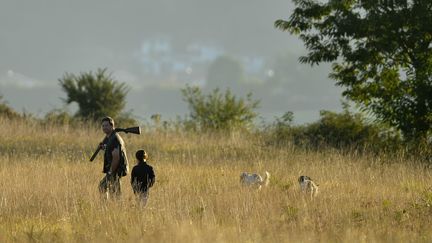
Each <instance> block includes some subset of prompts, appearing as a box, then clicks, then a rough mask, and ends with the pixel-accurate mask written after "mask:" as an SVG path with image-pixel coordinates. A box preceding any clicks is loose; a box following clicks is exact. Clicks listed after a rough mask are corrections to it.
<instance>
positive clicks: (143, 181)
mask: <svg viewBox="0 0 432 243" xmlns="http://www.w3.org/2000/svg"><path fill="white" fill-rule="evenodd" d="M135 157H136V159H137V165H135V166H134V167H133V169H132V174H131V185H132V189H133V191H134V193H135V195H138V196H139V198H140V199H141V202H142V203H143V205H144V206H145V205H146V203H147V200H148V197H149V189H150V187H152V186H153V184H154V182H155V174H154V171H153V167H151V166H150V165H148V164H147V158H148V155H147V152H145V151H144V150H142V149H141V150H138V151H137V152H136V153H135Z"/></svg>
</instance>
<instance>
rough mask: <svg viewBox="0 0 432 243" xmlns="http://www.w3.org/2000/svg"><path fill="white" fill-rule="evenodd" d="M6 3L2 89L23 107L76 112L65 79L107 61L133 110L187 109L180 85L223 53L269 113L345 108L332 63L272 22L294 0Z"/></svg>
mask: <svg viewBox="0 0 432 243" xmlns="http://www.w3.org/2000/svg"><path fill="white" fill-rule="evenodd" d="M1 3H2V8H1V9H0V27H1V29H2V30H3V31H2V32H1V33H0V37H1V43H2V44H1V45H0V53H2V57H1V58H0V94H1V95H3V97H4V100H6V101H7V102H8V104H9V105H10V106H11V107H13V108H14V109H16V110H17V111H19V112H21V111H26V112H31V113H34V114H35V115H37V116H42V115H44V114H45V113H46V112H48V111H50V110H52V109H58V108H66V109H69V110H70V111H74V110H76V105H71V106H69V107H65V105H64V104H63V102H62V100H61V98H65V97H66V94H65V93H64V92H63V91H62V90H61V88H60V86H59V84H58V79H60V78H61V77H62V76H63V75H64V74H65V73H66V72H68V73H75V74H77V73H80V72H88V71H96V69H98V68H107V69H108V71H109V72H111V73H112V74H113V76H114V77H115V78H116V79H117V80H118V81H120V82H125V83H126V84H127V85H128V86H129V87H130V92H129V94H128V97H127V105H126V109H125V110H126V111H133V114H134V115H136V116H137V117H138V118H139V119H142V120H144V119H149V117H150V116H151V115H152V114H156V113H159V114H162V117H163V118H164V117H165V118H174V117H175V116H184V115H186V114H187V113H188V108H187V104H186V103H185V102H184V101H182V97H181V92H180V89H181V88H182V87H184V86H185V85H186V84H192V85H200V86H205V85H206V81H207V80H206V79H207V74H208V73H207V71H208V68H209V66H210V65H212V63H213V61H214V60H215V59H217V58H218V57H220V56H229V57H232V58H233V59H234V60H236V61H237V62H238V63H239V64H240V65H241V66H242V68H243V72H244V79H243V80H242V82H243V83H242V85H243V87H246V88H244V89H242V90H241V91H242V92H238V93H236V94H238V95H243V93H244V92H246V91H250V92H252V93H253V94H254V95H253V97H254V98H256V99H259V100H261V106H260V108H259V109H258V112H259V114H260V115H261V116H262V117H263V118H264V119H266V120H271V119H273V118H274V116H281V115H282V114H283V113H284V112H286V111H293V112H294V117H295V122H296V123H305V122H312V121H314V120H316V119H317V118H318V115H319V111H320V110H334V111H338V110H340V109H341V108H340V107H341V105H340V100H341V98H342V97H341V95H340V94H341V89H340V88H338V87H335V85H334V84H335V82H334V81H332V80H330V79H328V78H327V76H328V72H329V70H330V68H329V65H320V66H318V67H313V68H311V67H310V66H307V65H303V64H299V63H298V61H297V59H298V57H299V56H300V55H301V54H304V53H305V50H304V48H303V45H302V43H301V42H300V41H299V40H298V39H297V38H296V37H294V36H291V35H290V34H289V33H287V32H282V31H280V30H278V29H275V28H274V27H273V23H274V21H275V20H277V19H280V18H284V19H287V18H288V17H289V15H290V14H291V11H292V8H293V6H292V3H291V1H282V0H275V1H272V3H267V2H262V1H257V0H252V1H246V0H243V1H235V2H232V1H227V0H221V1H216V2H215V1H202V0H201V1H198V0H183V1H181V2H180V1H173V0H161V1H158V2H153V1H138V0H128V1H122V2H117V1H113V0H110V1H102V0H94V1H83V0H79V1H54V0H45V1H38V2H33V1H11V0H1ZM281 72H282V73H281ZM236 82H237V81H236ZM207 85H208V84H207Z"/></svg>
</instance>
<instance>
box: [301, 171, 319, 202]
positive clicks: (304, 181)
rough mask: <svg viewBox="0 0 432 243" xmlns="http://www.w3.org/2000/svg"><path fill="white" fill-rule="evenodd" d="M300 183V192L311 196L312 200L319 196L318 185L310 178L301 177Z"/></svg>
mask: <svg viewBox="0 0 432 243" xmlns="http://www.w3.org/2000/svg"><path fill="white" fill-rule="evenodd" d="M298 182H299V184H300V190H301V191H302V192H304V193H306V194H309V195H310V196H311V198H313V197H315V196H316V195H317V194H318V185H317V184H315V182H313V181H312V179H311V178H310V177H309V176H300V177H299V178H298Z"/></svg>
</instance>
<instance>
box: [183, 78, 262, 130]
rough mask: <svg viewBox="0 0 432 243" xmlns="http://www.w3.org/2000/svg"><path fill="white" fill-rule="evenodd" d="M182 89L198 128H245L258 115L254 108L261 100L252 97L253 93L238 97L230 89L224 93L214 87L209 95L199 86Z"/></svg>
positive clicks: (193, 120) (191, 117) (192, 118)
mask: <svg viewBox="0 0 432 243" xmlns="http://www.w3.org/2000/svg"><path fill="white" fill-rule="evenodd" d="M181 91H182V94H183V99H184V101H186V102H187V103H188V105H189V108H190V115H189V116H190V119H191V121H192V122H193V123H195V124H197V126H198V128H202V129H215V130H219V129H220V130H226V129H231V128H245V127H247V126H248V125H250V124H251V123H252V121H253V119H254V118H255V117H256V116H257V113H256V112H255V111H254V110H255V109H256V108H257V107H258V105H259V101H255V100H253V99H252V93H249V94H248V95H247V96H246V98H236V97H235V95H234V94H232V93H231V91H230V90H229V89H227V90H226V92H225V93H224V94H223V93H221V92H220V91H219V89H214V90H213V91H212V92H210V93H209V94H208V95H204V94H203V93H202V91H201V89H200V88H199V87H190V86H186V88H184V89H182V90H181Z"/></svg>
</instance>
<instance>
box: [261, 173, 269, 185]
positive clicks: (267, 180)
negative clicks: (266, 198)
mask: <svg viewBox="0 0 432 243" xmlns="http://www.w3.org/2000/svg"><path fill="white" fill-rule="evenodd" d="M269 183H270V173H269V172H268V171H266V172H265V178H264V183H263V184H264V186H268V185H269Z"/></svg>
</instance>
